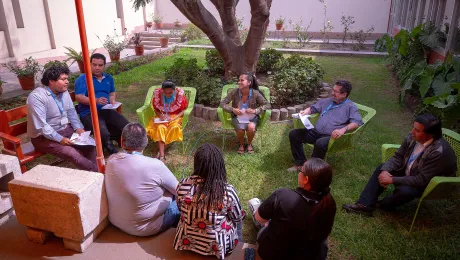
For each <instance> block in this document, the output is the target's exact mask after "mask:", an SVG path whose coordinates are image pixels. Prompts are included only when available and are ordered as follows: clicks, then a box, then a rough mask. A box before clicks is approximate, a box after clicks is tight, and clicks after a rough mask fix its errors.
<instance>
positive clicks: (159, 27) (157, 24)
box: [155, 22, 163, 29]
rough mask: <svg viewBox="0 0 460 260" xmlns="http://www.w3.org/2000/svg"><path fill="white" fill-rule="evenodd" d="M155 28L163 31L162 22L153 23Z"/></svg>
mask: <svg viewBox="0 0 460 260" xmlns="http://www.w3.org/2000/svg"><path fill="white" fill-rule="evenodd" d="M155 28H157V29H163V22H159V23H155Z"/></svg>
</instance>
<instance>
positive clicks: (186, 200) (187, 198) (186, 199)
mask: <svg viewBox="0 0 460 260" xmlns="http://www.w3.org/2000/svg"><path fill="white" fill-rule="evenodd" d="M184 201H185V203H186V204H191V203H192V199H191V198H189V197H186V198H185V199H184Z"/></svg>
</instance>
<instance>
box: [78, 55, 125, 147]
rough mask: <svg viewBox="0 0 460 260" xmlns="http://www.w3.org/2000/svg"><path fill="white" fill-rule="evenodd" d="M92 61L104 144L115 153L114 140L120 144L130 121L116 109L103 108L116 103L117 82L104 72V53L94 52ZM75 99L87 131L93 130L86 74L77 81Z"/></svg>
mask: <svg viewBox="0 0 460 260" xmlns="http://www.w3.org/2000/svg"><path fill="white" fill-rule="evenodd" d="M90 61H91V72H92V76H93V84H94V94H95V96H96V104H97V110H98V118H99V128H100V131H101V139H102V144H103V145H104V148H105V149H106V150H107V152H109V153H110V154H114V153H117V152H118V149H117V148H115V146H113V143H112V140H116V141H117V142H118V144H120V137H121V132H122V131H123V128H124V127H125V126H126V125H127V124H128V123H129V122H128V120H126V118H124V117H123V116H122V115H121V114H119V113H118V112H117V111H116V110H115V109H102V107H103V106H105V105H107V104H112V105H114V104H115V103H116V100H115V99H116V92H115V83H114V81H113V78H112V76H110V75H109V74H106V73H104V67H105V63H106V60H105V56H104V55H102V54H100V53H94V54H93V55H91V59H90ZM75 99H76V100H77V102H78V112H79V114H80V118H81V122H82V123H83V125H84V126H85V129H86V130H87V131H93V124H92V121H91V113H90V108H89V98H88V88H87V86H86V75H85V74H82V75H80V77H78V79H77V80H76V81H75Z"/></svg>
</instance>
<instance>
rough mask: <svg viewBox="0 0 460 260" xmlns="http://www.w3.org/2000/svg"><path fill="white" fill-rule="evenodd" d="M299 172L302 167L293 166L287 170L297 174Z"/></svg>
mask: <svg viewBox="0 0 460 260" xmlns="http://www.w3.org/2000/svg"><path fill="white" fill-rule="evenodd" d="M301 170H302V166H297V165H294V166H292V167H291V168H288V169H287V171H288V172H299V171H301Z"/></svg>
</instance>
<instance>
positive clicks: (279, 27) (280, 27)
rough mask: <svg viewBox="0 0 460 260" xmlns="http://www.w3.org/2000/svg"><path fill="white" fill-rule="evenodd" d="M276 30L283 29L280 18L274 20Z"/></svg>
mask: <svg viewBox="0 0 460 260" xmlns="http://www.w3.org/2000/svg"><path fill="white" fill-rule="evenodd" d="M275 24H276V30H278V31H281V30H282V29H283V24H284V18H283V17H282V16H280V17H279V18H278V19H276V20H275Z"/></svg>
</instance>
